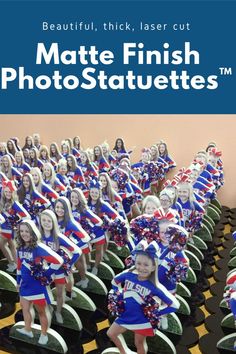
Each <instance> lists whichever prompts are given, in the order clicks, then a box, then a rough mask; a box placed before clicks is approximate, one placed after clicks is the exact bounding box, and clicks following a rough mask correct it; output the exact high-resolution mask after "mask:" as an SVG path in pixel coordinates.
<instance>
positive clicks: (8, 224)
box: [0, 180, 30, 272]
mask: <svg viewBox="0 0 236 354" xmlns="http://www.w3.org/2000/svg"><path fill="white" fill-rule="evenodd" d="M16 190H17V189H16V186H15V184H14V182H13V181H8V180H5V181H3V182H2V191H1V200H0V212H1V215H2V217H3V218H4V219H5V221H4V222H3V223H2V225H1V237H0V248H1V250H2V253H3V254H4V256H5V257H6V259H7V261H8V267H7V271H8V272H13V271H14V270H15V269H16V248H15V243H14V234H15V229H16V226H17V224H18V223H19V221H20V220H21V219H23V218H29V219H30V215H29V214H28V212H27V210H26V209H25V208H24V207H23V206H22V205H21V204H20V203H19V202H18V197H17V193H16Z"/></svg>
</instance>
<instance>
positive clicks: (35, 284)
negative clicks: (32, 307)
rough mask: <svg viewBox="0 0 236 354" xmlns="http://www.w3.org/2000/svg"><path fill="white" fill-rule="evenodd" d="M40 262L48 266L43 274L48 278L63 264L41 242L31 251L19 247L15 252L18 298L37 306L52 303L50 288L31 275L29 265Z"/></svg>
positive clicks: (61, 260) (60, 259)
mask: <svg viewBox="0 0 236 354" xmlns="http://www.w3.org/2000/svg"><path fill="white" fill-rule="evenodd" d="M42 260H45V261H46V262H47V263H48V264H49V267H48V269H47V270H46V272H45V275H46V276H47V277H48V278H49V277H51V276H52V274H53V273H54V272H55V271H56V270H58V269H59V268H60V267H61V265H62V264H63V259H62V258H61V257H60V256H59V255H58V254H56V253H55V252H54V251H53V250H51V249H50V248H49V247H48V246H46V245H44V244H43V243H41V242H40V243H38V244H37V246H36V247H35V248H33V249H32V248H29V247H28V248H27V247H21V248H19V249H18V250H17V284H18V285H19V292H20V296H22V297H23V298H25V299H26V300H28V301H32V302H33V303H35V304H39V305H45V304H46V303H48V304H50V303H51V302H52V301H53V296H52V293H51V289H50V286H49V285H48V286H46V285H42V284H41V282H40V280H37V279H35V277H34V276H33V275H31V265H30V263H31V262H32V263H35V264H37V263H40V261H42Z"/></svg>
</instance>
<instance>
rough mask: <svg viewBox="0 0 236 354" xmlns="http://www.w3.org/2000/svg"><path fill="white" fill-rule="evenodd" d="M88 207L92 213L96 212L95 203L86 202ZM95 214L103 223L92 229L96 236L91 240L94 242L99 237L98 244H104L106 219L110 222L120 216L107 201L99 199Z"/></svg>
mask: <svg viewBox="0 0 236 354" xmlns="http://www.w3.org/2000/svg"><path fill="white" fill-rule="evenodd" d="M88 207H89V209H90V210H92V212H93V213H94V214H96V205H94V204H92V203H91V202H88ZM97 215H98V216H99V218H100V219H101V220H102V221H103V225H101V227H99V229H98V228H95V229H94V230H93V231H94V233H95V235H96V236H95V238H94V239H93V240H92V241H91V242H93V243H96V239H99V244H104V243H105V242H106V238H105V231H106V229H107V226H106V224H107V221H108V222H110V223H112V220H115V219H116V218H120V216H119V214H118V213H117V211H116V210H115V209H113V208H112V206H111V205H110V204H109V203H106V202H104V201H101V207H100V211H99V213H98V214H97Z"/></svg>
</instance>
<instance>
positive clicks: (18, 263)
mask: <svg viewBox="0 0 236 354" xmlns="http://www.w3.org/2000/svg"><path fill="white" fill-rule="evenodd" d="M17 256H18V257H17V268H16V282H17V286H18V287H19V286H20V283H21V265H22V263H21V259H20V258H19V255H17Z"/></svg>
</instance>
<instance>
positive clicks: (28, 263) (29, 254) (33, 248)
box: [16, 220, 63, 345]
mask: <svg viewBox="0 0 236 354" xmlns="http://www.w3.org/2000/svg"><path fill="white" fill-rule="evenodd" d="M16 241H17V286H18V288H19V293H20V304H21V307H22V311H23V316H24V322H25V326H24V327H22V328H17V331H18V332H19V333H21V334H22V335H23V336H27V337H29V338H33V337H34V333H33V331H32V328H31V324H32V322H33V318H32V311H31V310H32V305H34V306H35V308H36V310H37V312H38V314H39V322H40V325H41V335H40V337H39V341H38V343H39V344H41V345H46V344H47V342H48V335H47V330H48V328H49V326H50V314H49V311H48V306H47V305H48V304H50V303H51V301H52V300H53V296H52V293H51V289H50V287H49V284H50V277H51V276H52V274H53V273H54V272H55V271H56V270H57V269H59V268H60V267H61V265H62V264H63V259H62V258H61V257H60V256H59V255H58V254H57V253H56V252H54V251H53V250H51V249H50V248H49V247H48V246H46V245H44V244H43V243H41V242H39V241H40V232H39V230H38V229H37V227H36V226H35V224H34V222H33V221H32V220H27V221H23V222H21V224H20V226H19V229H18V232H17V238H16ZM44 260H45V261H46V262H47V263H48V265H49V267H48V268H47V270H45V276H46V277H47V278H48V281H47V282H44V281H43V279H38V274H37V271H35V270H34V268H35V267H34V266H35V265H39V264H40V263H41V262H43V261H44Z"/></svg>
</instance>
